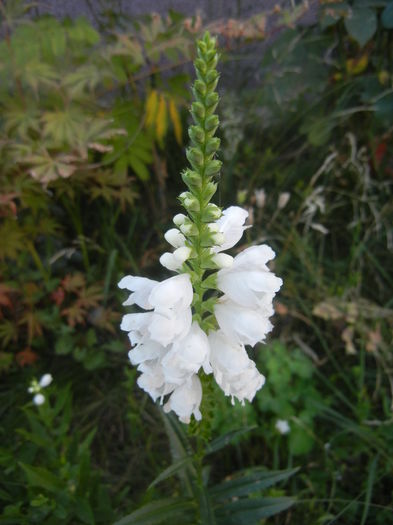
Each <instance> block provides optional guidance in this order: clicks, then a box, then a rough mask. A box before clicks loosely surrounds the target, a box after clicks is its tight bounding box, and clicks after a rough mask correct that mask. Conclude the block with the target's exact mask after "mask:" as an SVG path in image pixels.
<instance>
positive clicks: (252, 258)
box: [217, 245, 282, 317]
mask: <svg viewBox="0 0 393 525" xmlns="http://www.w3.org/2000/svg"><path fill="white" fill-rule="evenodd" d="M274 256H275V253H274V251H273V250H272V249H271V248H270V247H269V246H267V245H261V246H251V247H250V248H247V249H246V250H244V251H243V252H241V253H240V254H239V255H237V256H236V257H235V258H234V260H233V264H232V266H231V267H229V268H223V269H222V270H220V271H219V272H218V273H217V286H218V288H219V289H220V290H221V291H222V292H224V293H225V294H226V295H227V296H228V297H229V298H230V299H231V300H232V301H235V302H236V303H238V304H239V305H242V306H245V307H248V308H259V307H260V308H262V309H263V310H264V311H265V312H266V314H267V315H268V317H269V316H270V315H273V310H272V299H273V297H274V295H275V294H276V292H278V290H279V289H280V287H281V285H282V280H281V279H280V278H279V277H276V276H275V275H274V273H272V272H271V271H270V270H269V268H268V267H267V266H266V263H267V262H268V261H269V260H271V259H273V258H274Z"/></svg>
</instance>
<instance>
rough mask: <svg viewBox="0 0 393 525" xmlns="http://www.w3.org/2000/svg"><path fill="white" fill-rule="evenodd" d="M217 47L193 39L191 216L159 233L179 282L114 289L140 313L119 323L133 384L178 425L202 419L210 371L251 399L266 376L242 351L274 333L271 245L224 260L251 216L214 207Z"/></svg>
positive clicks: (275, 285)
mask: <svg viewBox="0 0 393 525" xmlns="http://www.w3.org/2000/svg"><path fill="white" fill-rule="evenodd" d="M215 47H216V43H215V39H213V38H211V37H210V36H209V35H208V34H206V35H205V36H204V38H203V39H202V40H201V41H199V42H198V58H197V59H196V60H195V69H196V75H197V80H196V81H195V83H194V86H193V94H194V98H195V99H196V100H195V102H194V103H193V104H192V106H191V114H192V117H193V119H194V123H195V125H193V126H191V127H190V129H189V135H190V140H191V146H190V148H188V149H187V158H188V160H189V161H190V164H191V169H187V170H185V171H184V172H183V174H182V178H183V181H184V182H185V184H186V185H187V186H188V190H189V191H186V192H183V193H182V194H181V195H180V197H179V199H180V202H181V203H182V205H183V207H184V208H185V210H186V212H187V214H178V215H176V216H175V217H174V219H173V222H174V226H175V227H174V228H171V229H170V230H169V231H167V232H166V234H165V239H166V240H167V241H168V243H169V244H170V245H171V247H172V248H173V250H172V251H168V252H166V253H164V254H163V255H162V256H161V257H160V262H161V264H162V265H163V266H164V267H165V268H166V269H168V270H170V271H174V272H177V275H175V276H173V277H170V278H168V279H166V280H164V281H162V282H158V281H154V280H151V279H147V278H144V277H134V276H126V277H124V278H123V279H121V281H120V282H119V287H120V288H122V289H126V290H128V291H129V292H131V294H130V296H129V298H128V299H127V300H126V301H125V303H124V305H126V306H130V305H136V306H138V307H140V308H141V309H143V310H144V312H136V313H130V314H126V315H125V316H124V317H123V320H122V323H121V328H122V329H123V330H125V331H126V332H128V336H129V339H130V343H131V345H132V347H133V348H132V349H131V350H130V352H129V358H130V361H131V363H132V364H133V365H135V366H137V368H138V370H139V371H140V372H141V375H140V376H139V378H138V385H139V386H140V387H141V388H142V389H143V390H145V391H146V392H147V393H148V394H149V395H150V396H151V398H152V399H153V400H154V401H156V400H157V399H159V400H160V402H161V403H164V400H165V404H164V410H165V411H167V412H169V411H171V410H173V411H174V412H175V413H176V414H177V415H178V417H179V419H180V420H181V421H182V422H184V423H189V422H190V420H191V417H192V416H194V418H195V419H196V420H200V419H201V417H202V415H201V412H200V404H201V400H202V384H201V379H200V375H201V376H202V377H203V378H208V376H209V374H213V376H214V378H215V380H216V382H217V384H218V385H219V386H220V387H221V388H222V390H223V391H224V393H225V395H227V396H230V397H231V398H232V402H234V399H235V398H236V399H238V400H239V401H240V402H241V403H244V401H245V400H249V401H252V399H253V397H254V395H255V393H256V392H257V390H259V389H260V388H261V387H262V386H263V384H264V382H265V378H264V376H263V375H262V374H260V372H259V371H258V370H257V368H256V365H255V363H254V362H253V361H252V360H251V359H250V358H249V357H248V354H247V351H246V349H245V345H250V346H255V344H256V343H258V342H263V341H264V339H265V337H266V334H267V333H268V332H270V330H271V329H272V325H271V323H270V321H269V317H271V316H272V314H273V305H272V301H273V297H274V295H275V294H276V292H277V291H278V290H279V288H280V286H281V285H282V281H281V279H280V278H278V277H276V276H275V275H274V274H273V273H272V272H271V271H270V270H269V268H268V267H267V263H268V262H269V261H270V260H272V259H273V258H274V255H275V254H274V252H273V250H272V249H271V248H270V247H269V246H267V245H262V246H251V247H249V248H246V249H245V250H243V251H242V252H240V253H239V254H238V255H236V257H231V256H230V255H229V254H227V253H224V252H225V251H226V250H229V249H230V248H232V247H233V246H235V244H237V243H238V242H239V240H240V239H241V238H242V235H243V233H244V231H245V229H246V228H248V226H246V225H245V223H246V220H247V218H248V212H247V211H246V210H244V209H242V208H239V207H237V206H231V207H229V208H227V209H226V210H223V211H222V210H221V209H220V208H219V207H218V206H216V205H215V204H213V203H211V202H210V200H211V198H212V196H213V195H214V193H215V191H216V188H217V184H216V182H215V177H216V176H217V174H218V172H219V170H220V168H221V163H220V161H218V160H217V159H216V158H215V154H216V151H217V149H218V147H219V139H218V138H216V137H214V133H215V131H216V129H217V126H218V117H217V115H215V114H214V111H215V108H216V106H217V103H218V95H217V93H216V92H215V91H214V90H215V88H216V85H217V81H218V73H217V71H216V69H215V67H216V64H217V59H218V57H217V53H216V48H215ZM207 294H209V297H208V298H206V295H207ZM202 371H203V372H204V373H203V374H202ZM199 374H200V375H199Z"/></svg>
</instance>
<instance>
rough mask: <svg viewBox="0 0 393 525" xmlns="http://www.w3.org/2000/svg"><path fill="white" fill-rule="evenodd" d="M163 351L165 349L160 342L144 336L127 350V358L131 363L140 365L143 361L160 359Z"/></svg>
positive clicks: (164, 351) (163, 353)
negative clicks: (133, 346)
mask: <svg viewBox="0 0 393 525" xmlns="http://www.w3.org/2000/svg"><path fill="white" fill-rule="evenodd" d="M165 353H166V349H165V347H164V346H162V345H161V344H160V343H157V341H152V340H151V339H148V338H144V339H143V340H142V341H141V342H140V343H139V344H138V345H136V346H135V348H133V349H132V350H130V351H129V352H128V358H129V360H130V361H131V363H132V364H133V365H140V364H141V363H144V362H145V361H152V360H154V359H161V358H162V357H163V355H165Z"/></svg>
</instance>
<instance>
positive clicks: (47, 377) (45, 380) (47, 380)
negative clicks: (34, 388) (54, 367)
mask: <svg viewBox="0 0 393 525" xmlns="http://www.w3.org/2000/svg"><path fill="white" fill-rule="evenodd" d="M52 381H53V377H52V374H44V375H43V376H42V377H41V379H40V380H39V383H38V384H39V385H40V387H41V388H45V387H47V386H49V385H50V384H51V383H52Z"/></svg>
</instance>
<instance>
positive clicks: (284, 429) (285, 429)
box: [275, 419, 291, 434]
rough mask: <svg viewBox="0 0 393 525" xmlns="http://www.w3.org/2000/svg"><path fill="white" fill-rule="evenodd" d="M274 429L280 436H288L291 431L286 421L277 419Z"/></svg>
mask: <svg viewBox="0 0 393 525" xmlns="http://www.w3.org/2000/svg"><path fill="white" fill-rule="evenodd" d="M275 428H276V430H277V431H278V432H279V433H280V434H288V433H289V432H290V431H291V427H290V426H289V423H288V421H287V420H286V419H277V421H276V424H275Z"/></svg>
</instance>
